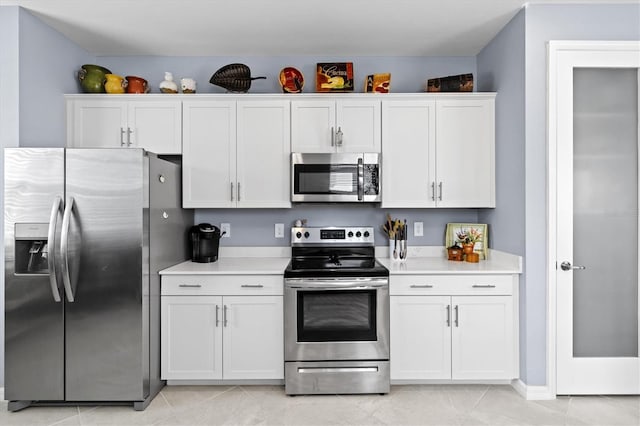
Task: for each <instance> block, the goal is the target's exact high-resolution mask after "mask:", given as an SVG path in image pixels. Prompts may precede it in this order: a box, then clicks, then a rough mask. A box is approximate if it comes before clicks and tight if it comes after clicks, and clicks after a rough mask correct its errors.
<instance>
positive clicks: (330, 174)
mask: <svg viewBox="0 0 640 426" xmlns="http://www.w3.org/2000/svg"><path fill="white" fill-rule="evenodd" d="M359 176H360V173H359V167H358V165H357V164H296V165H295V166H294V179H293V181H294V188H293V194H292V201H325V202H335V201H358V200H359V199H360V200H361V198H360V197H359V188H358V187H359V180H360V179H359Z"/></svg>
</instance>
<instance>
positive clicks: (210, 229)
mask: <svg viewBox="0 0 640 426" xmlns="http://www.w3.org/2000/svg"><path fill="white" fill-rule="evenodd" d="M222 235H224V233H222V234H220V229H219V228H218V227H217V226H213V225H211V224H210V223H200V224H198V225H196V226H192V227H191V230H190V231H189V240H190V241H191V260H192V261H194V262H199V263H209V262H215V261H216V260H218V247H219V246H220V237H222Z"/></svg>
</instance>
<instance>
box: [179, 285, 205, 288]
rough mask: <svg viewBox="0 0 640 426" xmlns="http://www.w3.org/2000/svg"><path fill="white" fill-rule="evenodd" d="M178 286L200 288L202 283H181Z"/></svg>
mask: <svg viewBox="0 0 640 426" xmlns="http://www.w3.org/2000/svg"><path fill="white" fill-rule="evenodd" d="M178 287H188V288H200V287H202V286H201V285H200V284H179V285H178Z"/></svg>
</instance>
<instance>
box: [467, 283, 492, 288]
mask: <svg viewBox="0 0 640 426" xmlns="http://www.w3.org/2000/svg"><path fill="white" fill-rule="evenodd" d="M471 287H473V288H496V286H495V285H493V284H474V285H472V286H471Z"/></svg>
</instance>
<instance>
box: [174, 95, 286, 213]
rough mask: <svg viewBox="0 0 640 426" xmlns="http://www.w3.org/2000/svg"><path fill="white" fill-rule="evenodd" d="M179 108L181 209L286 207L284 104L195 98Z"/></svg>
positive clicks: (279, 101)
mask: <svg viewBox="0 0 640 426" xmlns="http://www.w3.org/2000/svg"><path fill="white" fill-rule="evenodd" d="M183 110H184V120H183V121H184V123H183V140H184V144H183V145H184V146H183V156H182V165H183V170H182V173H183V202H182V204H183V207H185V208H229V207H251V208H288V207H291V201H290V184H289V179H290V177H289V175H290V154H291V149H290V118H289V117H290V109H289V101H287V100H278V99H261V100H253V101H244V100H238V101H236V100H207V99H198V100H193V101H184V103H183Z"/></svg>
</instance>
